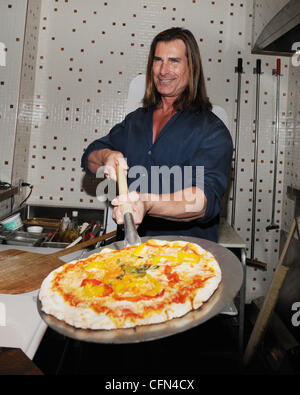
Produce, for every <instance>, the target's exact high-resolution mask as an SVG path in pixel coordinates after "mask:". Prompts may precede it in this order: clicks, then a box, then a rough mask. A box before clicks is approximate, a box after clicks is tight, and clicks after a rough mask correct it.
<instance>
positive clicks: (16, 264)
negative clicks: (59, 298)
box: [0, 231, 116, 294]
mask: <svg viewBox="0 0 300 395" xmlns="http://www.w3.org/2000/svg"><path fill="white" fill-rule="evenodd" d="M115 235H116V232H115V231H114V232H110V233H107V234H105V235H102V236H99V237H95V238H94V239H93V240H88V241H85V242H83V243H79V244H77V245H75V246H73V247H70V248H65V249H63V250H60V251H57V252H54V253H52V254H41V253H37V252H28V251H23V250H16V249H9V250H6V251H3V252H1V253H0V294H19V293H24V292H30V291H33V290H35V289H38V288H40V286H41V283H42V281H43V280H44V278H45V277H46V276H47V275H48V274H49V273H50V272H51V271H52V270H54V269H56V268H58V267H59V266H61V265H63V264H65V262H64V261H62V260H60V259H59V257H61V256H64V255H67V254H70V253H72V252H75V251H78V250H81V249H82V248H85V247H88V246H90V245H93V244H95V243H98V242H99V241H102V240H106V239H109V238H111V237H113V236H115Z"/></svg>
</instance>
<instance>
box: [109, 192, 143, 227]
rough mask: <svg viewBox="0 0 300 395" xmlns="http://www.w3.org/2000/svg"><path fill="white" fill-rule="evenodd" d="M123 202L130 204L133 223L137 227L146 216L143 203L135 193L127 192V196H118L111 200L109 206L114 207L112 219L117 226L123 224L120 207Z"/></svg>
mask: <svg viewBox="0 0 300 395" xmlns="http://www.w3.org/2000/svg"><path fill="white" fill-rule="evenodd" d="M125 202H127V203H130V204H131V207H132V215H133V221H134V223H135V225H136V226H137V227H138V226H139V225H140V224H141V222H142V221H143V218H144V216H145V215H146V212H147V208H146V204H145V202H144V201H143V200H142V199H141V195H140V194H139V193H138V192H136V191H132V192H129V194H128V195H119V196H117V197H116V198H115V199H113V200H112V202H111V204H112V205H113V206H114V210H113V213H112V218H113V219H114V220H115V222H116V223H117V224H118V225H122V224H124V217H123V211H122V205H123V204H124V203H125Z"/></svg>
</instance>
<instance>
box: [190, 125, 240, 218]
mask: <svg viewBox="0 0 300 395" xmlns="http://www.w3.org/2000/svg"><path fill="white" fill-rule="evenodd" d="M232 153H233V144H232V139H231V136H230V133H229V131H228V129H227V128H226V126H225V125H224V124H223V122H221V121H218V122H216V123H214V126H213V127H212V128H211V130H210V131H209V132H208V133H207V136H206V138H205V139H204V140H203V141H202V144H201V146H200V147H199V148H198V149H197V150H196V151H195V152H194V153H193V156H192V158H191V165H193V166H203V171H202V172H201V171H200V177H197V173H196V175H195V174H193V185H195V186H198V187H199V188H200V189H202V190H204V194H205V196H206V198H207V207H206V211H205V215H204V216H203V217H202V218H200V219H199V222H201V223H204V222H208V221H210V220H211V219H213V218H214V217H216V216H217V215H218V214H219V212H220V211H221V202H222V197H223V195H224V193H225V191H226V189H227V185H228V174H229V169H230V164H231V160H232ZM201 174H203V177H201Z"/></svg>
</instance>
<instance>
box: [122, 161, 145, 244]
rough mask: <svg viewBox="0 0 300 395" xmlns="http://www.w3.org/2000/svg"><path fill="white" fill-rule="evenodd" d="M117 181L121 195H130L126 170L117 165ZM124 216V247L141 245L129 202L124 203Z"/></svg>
mask: <svg viewBox="0 0 300 395" xmlns="http://www.w3.org/2000/svg"><path fill="white" fill-rule="evenodd" d="M117 181H118V188H119V195H124V196H126V195H128V185H127V179H126V175H125V173H124V169H123V168H122V167H121V166H119V165H117ZM121 209H122V214H123V217H124V233H125V237H124V245H123V248H124V247H127V246H130V245H138V244H141V239H140V236H139V235H138V232H137V230H136V226H135V224H134V220H133V214H132V206H131V204H130V203H129V202H124V203H122V207H121Z"/></svg>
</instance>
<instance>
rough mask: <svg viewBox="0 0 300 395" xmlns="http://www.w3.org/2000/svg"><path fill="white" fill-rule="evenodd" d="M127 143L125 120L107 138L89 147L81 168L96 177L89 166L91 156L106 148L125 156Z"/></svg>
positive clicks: (94, 142) (85, 152)
mask: <svg viewBox="0 0 300 395" xmlns="http://www.w3.org/2000/svg"><path fill="white" fill-rule="evenodd" d="M126 141H127V133H126V118H125V119H124V121H123V122H121V123H118V124H116V125H115V126H114V127H113V128H112V129H111V130H110V132H109V133H108V134H107V135H106V136H104V137H101V138H100V139H98V140H95V141H93V142H92V143H91V144H89V145H88V147H87V148H86V150H85V151H84V154H83V155H82V158H81V167H82V168H83V169H84V170H85V172H86V173H88V174H90V175H94V173H92V172H91V171H90V170H89V168H88V166H87V160H88V157H89V155H90V154H91V153H92V152H94V151H99V150H101V149H104V148H108V149H111V150H113V151H120V152H122V153H123V154H124V155H125V152H124V151H125V147H126Z"/></svg>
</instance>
